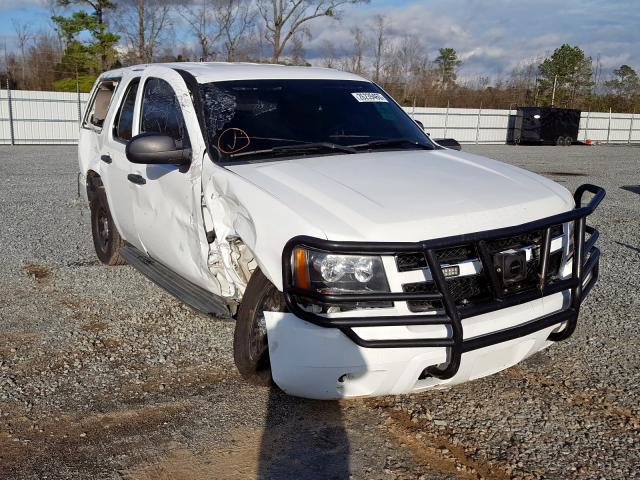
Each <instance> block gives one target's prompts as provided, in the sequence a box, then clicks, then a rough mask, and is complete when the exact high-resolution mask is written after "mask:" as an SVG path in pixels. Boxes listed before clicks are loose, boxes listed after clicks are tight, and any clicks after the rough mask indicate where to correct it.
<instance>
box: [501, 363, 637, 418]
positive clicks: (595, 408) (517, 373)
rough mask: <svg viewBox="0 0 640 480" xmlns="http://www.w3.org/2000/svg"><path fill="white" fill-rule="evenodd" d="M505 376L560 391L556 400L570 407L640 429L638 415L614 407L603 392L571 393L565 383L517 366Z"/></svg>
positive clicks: (627, 409)
mask: <svg viewBox="0 0 640 480" xmlns="http://www.w3.org/2000/svg"><path fill="white" fill-rule="evenodd" d="M506 374H507V375H509V376H510V377H512V378H518V379H523V380H526V381H527V382H529V383H532V384H536V385H540V386H543V387H546V388H549V389H551V390H552V391H557V392H559V391H562V392H563V394H562V395H557V398H566V399H567V401H568V402H569V403H570V404H571V405H575V406H577V407H581V408H584V409H585V410H587V411H588V412H589V414H592V415H604V416H607V417H617V418H622V419H625V420H627V421H628V422H629V423H630V424H631V426H632V428H636V429H637V428H640V416H639V415H638V414H636V413H635V412H633V411H632V410H631V409H630V408H627V407H623V406H620V405H616V404H615V403H612V402H610V401H608V400H606V398H605V395H603V392H580V391H576V392H573V391H571V390H572V387H571V386H570V385H567V384H566V382H565V383H560V382H558V381H555V380H552V379H550V378H547V377H544V376H542V375H541V374H538V373H532V372H527V371H525V370H524V369H523V368H522V367H521V366H519V365H516V366H514V367H511V368H509V369H508V370H506ZM567 393H568V394H567Z"/></svg>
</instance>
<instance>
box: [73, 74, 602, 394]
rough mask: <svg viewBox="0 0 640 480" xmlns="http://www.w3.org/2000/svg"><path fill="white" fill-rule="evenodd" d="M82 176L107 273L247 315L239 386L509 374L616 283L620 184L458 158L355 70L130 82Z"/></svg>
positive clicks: (212, 309)
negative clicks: (603, 209)
mask: <svg viewBox="0 0 640 480" xmlns="http://www.w3.org/2000/svg"><path fill="white" fill-rule="evenodd" d="M79 163H80V175H79V182H80V184H79V186H80V190H81V192H82V194H83V195H86V199H87V201H88V202H89V205H90V208H91V220H92V231H93V239H94V244H95V248H96V252H97V254H98V257H99V258H100V260H101V261H102V262H104V263H105V264H108V265H117V264H123V263H129V264H130V265H132V266H134V267H136V268H137V269H138V270H140V271H141V272H142V273H143V274H145V275H147V276H148V277H149V278H151V279H152V280H153V281H155V282H156V283H158V284H159V285H161V286H162V287H164V288H165V289H166V290H168V291H169V292H170V293H172V294H174V295H175V296H176V297H178V298H179V299H181V300H183V301H184V302H185V303H187V304H188V305H190V306H192V307H194V308H196V309H198V310H200V311H203V312H206V313H209V314H213V315H216V316H220V317H228V318H235V321H236V329H235V340H234V356H235V361H236V364H237V367H238V369H239V371H240V373H241V374H242V375H243V376H244V377H246V378H247V379H249V380H251V381H253V382H254V383H261V384H268V383H270V382H271V381H275V383H276V384H277V385H278V386H279V387H280V388H281V389H282V390H284V391H285V392H288V393H290V394H292V395H298V396H303V397H310V398H322V399H330V398H340V397H351V396H360V395H383V394H399V393H408V392H416V391H421V390H424V389H428V388H442V387H447V386H450V385H453V384H456V383H460V382H464V381H467V380H471V379H474V378H479V377H482V376H485V375H489V374H492V373H494V372H497V371H500V370H502V369H504V368H507V367H509V366H511V365H513V364H515V363H517V362H519V361H521V360H522V359H524V358H526V357H528V356H530V355H532V354H533V353H535V352H537V351H539V350H541V349H543V348H545V347H547V346H548V345H550V344H551V343H553V342H555V341H559V340H563V339H565V338H567V337H569V336H570V335H571V334H572V332H573V331H574V329H575V327H576V322H577V318H578V311H579V308H580V304H581V302H582V300H583V299H584V297H585V295H586V294H587V293H588V291H589V290H590V289H591V288H592V287H593V285H594V284H595V282H596V280H597V276H598V258H599V251H598V249H597V248H596V246H595V242H596V239H597V232H596V231H595V230H594V229H593V228H591V227H589V226H587V225H586V221H585V220H586V217H587V215H589V214H591V213H592V212H593V210H594V209H595V208H596V206H597V205H598V204H599V203H600V201H601V200H602V198H603V197H604V191H603V190H602V189H601V188H598V187H595V186H593V185H583V186H582V187H580V188H579V189H578V190H577V192H576V193H575V195H574V196H572V195H571V194H570V193H569V192H568V191H567V190H566V189H565V188H563V187H561V186H560V185H558V184H556V183H553V182H551V181H550V180H547V179H545V178H543V177H540V176H538V175H535V174H533V173H530V172H527V171H525V170H521V169H519V168H516V167H513V166H510V165H506V164H503V163H500V162H497V161H493V160H488V159H486V158H482V157H478V156H475V155H470V154H466V153H462V152H457V151H454V150H450V149H446V148H443V147H442V146H440V145H439V144H438V143H436V142H435V141H432V140H430V139H429V137H428V136H427V135H426V134H425V133H424V132H423V131H422V129H420V128H419V126H417V125H416V123H415V122H414V121H413V120H412V119H411V118H410V117H409V116H408V115H407V114H406V113H405V112H404V111H403V110H402V109H401V108H400V106H399V105H398V104H397V103H395V102H394V101H393V99H392V98H390V97H389V95H387V94H386V93H385V92H384V91H383V90H381V89H380V88H379V87H377V86H376V85H375V84H374V83H371V82H370V81H367V80H365V79H363V78H361V77H358V76H356V75H352V74H349V73H344V72H338V71H334V70H329V69H321V68H303V67H300V68H299V67H283V66H276V65H252V64H220V63H217V64H216V63H214V64H207V63H197V64H193V63H176V64H157V65H142V66H136V67H130V68H125V69H121V70H113V71H110V72H107V73H104V74H103V75H102V76H101V77H100V78H99V79H98V81H97V82H96V85H95V87H94V89H93V94H92V97H91V100H90V103H89V105H88V107H87V111H86V113H85V116H84V120H83V124H82V128H81V134H80V144H79ZM586 192H589V193H590V194H591V199H590V201H589V203H588V204H586V205H583V198H582V197H583V196H584V194H585V193H586ZM212 334H213V333H212Z"/></svg>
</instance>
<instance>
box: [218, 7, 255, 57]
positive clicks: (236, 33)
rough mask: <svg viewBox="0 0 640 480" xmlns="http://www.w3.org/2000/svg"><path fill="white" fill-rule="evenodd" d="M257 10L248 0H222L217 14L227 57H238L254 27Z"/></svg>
mask: <svg viewBox="0 0 640 480" xmlns="http://www.w3.org/2000/svg"><path fill="white" fill-rule="evenodd" d="M254 17H255V12H254V11H253V10H252V9H251V2H249V1H247V0H221V2H220V6H219V8H218V10H217V12H216V14H215V19H216V23H217V30H218V32H219V33H220V37H222V39H223V44H222V47H223V49H224V54H225V59H226V60H227V61H228V62H231V61H233V60H236V59H237V56H238V49H239V48H240V45H241V44H242V42H243V41H245V40H246V38H245V37H246V36H247V34H248V33H249V31H250V30H251V28H252V27H253V20H254Z"/></svg>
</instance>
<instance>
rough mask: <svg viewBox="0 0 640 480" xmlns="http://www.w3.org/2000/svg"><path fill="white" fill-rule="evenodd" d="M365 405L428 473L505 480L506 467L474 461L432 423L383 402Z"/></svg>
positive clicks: (462, 447)
mask: <svg viewBox="0 0 640 480" xmlns="http://www.w3.org/2000/svg"><path fill="white" fill-rule="evenodd" d="M365 403H366V405H367V406H369V407H373V408H374V409H377V410H382V411H383V412H384V413H385V414H387V415H388V417H387V419H386V420H385V423H384V424H385V426H386V427H387V430H388V432H389V434H390V435H391V436H392V437H393V438H394V439H395V441H396V442H397V443H399V444H401V445H405V446H406V447H408V448H409V449H410V450H411V453H412V455H413V457H414V459H415V460H416V461H417V462H418V463H420V464H423V465H425V466H427V467H429V468H430V469H433V470H435V471H438V472H441V473H444V474H453V475H455V476H457V477H459V478H463V479H474V480H477V479H480V478H491V479H496V480H508V479H510V478H511V471H510V468H509V467H502V466H498V465H495V464H492V463H488V462H484V461H481V460H478V459H474V458H473V457H472V456H471V455H470V454H468V453H467V451H472V450H475V449H474V448H471V447H468V446H465V445H463V444H461V443H459V442H457V441H454V440H452V439H451V438H450V437H449V435H447V434H446V431H444V432H442V431H440V430H437V429H436V428H435V426H434V424H432V423H431V422H428V421H423V420H419V419H417V418H412V417H411V416H410V415H409V414H408V413H407V412H404V411H402V410H395V409H394V410H392V409H391V408H390V407H391V406H392V404H388V403H386V402H385V401H384V400H382V401H381V400H375V399H374V400H367V401H365Z"/></svg>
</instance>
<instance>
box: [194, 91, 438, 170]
mask: <svg viewBox="0 0 640 480" xmlns="http://www.w3.org/2000/svg"><path fill="white" fill-rule="evenodd" d="M200 88H201V98H202V102H203V106H204V108H203V110H204V119H205V126H206V136H207V141H208V142H209V145H210V151H211V152H212V153H213V157H214V160H216V161H222V162H234V161H242V160H254V159H262V160H263V159H269V158H275V157H278V158H280V157H282V156H283V155H282V153H283V152H282V150H283V148H284V149H286V148H289V147H297V146H304V145H305V144H307V145H309V144H315V145H316V146H315V147H314V148H318V145H317V144H318V143H322V144H331V145H339V146H346V147H351V146H353V145H361V144H363V143H367V142H372V141H378V140H385V139H397V138H403V139H404V138H406V139H409V140H411V141H415V142H421V143H428V144H430V141H429V139H428V137H427V136H426V134H425V133H424V132H423V131H422V129H420V128H419V127H418V126H417V125H416V123H415V122H414V121H413V120H412V119H411V118H410V117H409V116H408V115H407V114H406V113H405V112H404V111H403V110H402V109H401V108H400V107H399V106H398V105H397V104H396V103H395V102H394V101H393V100H392V99H391V98H390V97H389V96H388V95H387V94H386V93H385V92H384V91H383V90H381V89H380V88H379V87H377V86H376V85H374V84H373V83H370V82H366V81H354V80H237V81H225V82H213V83H206V84H202V85H201V86H200ZM402 148H410V146H408V147H405V146H403V147H402ZM274 149H275V150H276V151H277V154H276V152H274ZM325 150H326V151H322V152H321V153H322V154H327V153H331V152H330V151H328V150H329V149H326V148H325ZM317 152H318V150H316V151H315V152H311V153H310V154H313V153H317ZM333 153H340V150H339V149H338V150H336V151H335V152H333ZM342 153H344V149H343V151H342Z"/></svg>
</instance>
